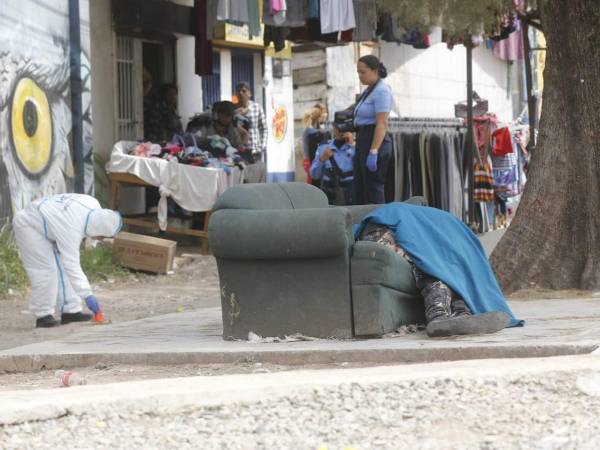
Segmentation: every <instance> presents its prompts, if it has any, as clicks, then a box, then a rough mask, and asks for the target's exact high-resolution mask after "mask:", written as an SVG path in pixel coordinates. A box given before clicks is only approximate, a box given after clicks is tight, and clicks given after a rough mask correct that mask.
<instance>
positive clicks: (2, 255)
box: [0, 223, 130, 298]
mask: <svg viewBox="0 0 600 450" xmlns="http://www.w3.org/2000/svg"><path fill="white" fill-rule="evenodd" d="M113 256H114V252H113V249H112V247H110V246H108V245H102V244H100V245H98V246H96V247H95V248H86V249H83V250H82V251H81V267H82V268H83V271H84V272H85V274H86V275H87V276H88V278H89V280H90V282H92V283H94V282H98V281H106V280H109V279H119V278H123V277H125V276H126V275H127V274H129V273H130V272H129V270H127V269H126V268H124V267H123V266H122V265H120V264H119V263H117V262H114V258H113ZM27 283H28V281H27V274H26V273H25V270H24V269H23V265H22V264H21V259H20V258H19V249H18V247H17V245H16V243H15V241H14V239H13V237H12V231H11V227H10V224H9V223H4V224H3V225H1V226H0V298H2V297H5V296H6V295H7V294H9V293H10V292H11V291H19V290H22V289H24V288H25V287H27Z"/></svg>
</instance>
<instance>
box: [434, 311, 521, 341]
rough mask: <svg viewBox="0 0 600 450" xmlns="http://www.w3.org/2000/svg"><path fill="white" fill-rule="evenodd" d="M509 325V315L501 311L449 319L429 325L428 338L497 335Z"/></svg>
mask: <svg viewBox="0 0 600 450" xmlns="http://www.w3.org/2000/svg"><path fill="white" fill-rule="evenodd" d="M509 323H510V317H509V315H508V314H506V313H504V312H500V311H494V312H487V313H482V314H477V315H473V316H459V317H449V318H447V319H440V320H435V321H433V322H430V323H429V324H428V325H427V336H429V337H448V336H458V335H463V334H489V333H496V332H497V331H500V330H501V329H503V328H506V327H507V326H508V324H509Z"/></svg>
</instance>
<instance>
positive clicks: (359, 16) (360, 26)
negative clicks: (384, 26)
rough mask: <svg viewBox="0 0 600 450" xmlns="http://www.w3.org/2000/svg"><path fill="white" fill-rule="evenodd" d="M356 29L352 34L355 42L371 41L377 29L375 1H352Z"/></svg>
mask: <svg viewBox="0 0 600 450" xmlns="http://www.w3.org/2000/svg"><path fill="white" fill-rule="evenodd" d="M352 3H353V5H354V18H355V19H356V28H355V29H354V33H353V34H352V39H353V40H354V41H355V42H363V41H372V40H373V39H375V29H376V28H377V9H376V5H375V0H353V2H352Z"/></svg>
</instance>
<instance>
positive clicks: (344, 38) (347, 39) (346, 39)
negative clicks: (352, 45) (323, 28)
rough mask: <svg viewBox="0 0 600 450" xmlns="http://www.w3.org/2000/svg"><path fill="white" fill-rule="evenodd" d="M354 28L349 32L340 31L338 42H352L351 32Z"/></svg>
mask: <svg viewBox="0 0 600 450" xmlns="http://www.w3.org/2000/svg"><path fill="white" fill-rule="evenodd" d="M353 31H354V28H350V29H349V30H346V31H342V33H341V36H340V41H342V42H352V32H353Z"/></svg>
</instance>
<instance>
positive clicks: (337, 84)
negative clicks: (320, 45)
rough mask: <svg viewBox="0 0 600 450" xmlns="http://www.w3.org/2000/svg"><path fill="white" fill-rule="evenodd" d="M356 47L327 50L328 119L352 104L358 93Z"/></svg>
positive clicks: (339, 47) (345, 46) (331, 118)
mask: <svg viewBox="0 0 600 450" xmlns="http://www.w3.org/2000/svg"><path fill="white" fill-rule="evenodd" d="M357 60H358V57H357V55H356V47H355V46H354V45H344V46H338V47H329V48H328V49H327V109H328V110H329V119H330V120H333V113H334V112H335V111H340V110H342V109H346V108H347V107H348V106H350V105H352V104H353V103H354V99H355V96H356V94H357V93H358V92H359V81H358V75H357V74H356V61H357Z"/></svg>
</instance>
